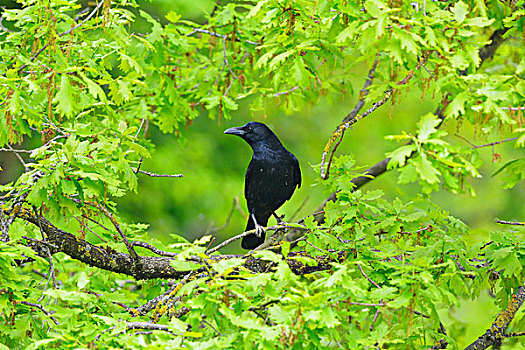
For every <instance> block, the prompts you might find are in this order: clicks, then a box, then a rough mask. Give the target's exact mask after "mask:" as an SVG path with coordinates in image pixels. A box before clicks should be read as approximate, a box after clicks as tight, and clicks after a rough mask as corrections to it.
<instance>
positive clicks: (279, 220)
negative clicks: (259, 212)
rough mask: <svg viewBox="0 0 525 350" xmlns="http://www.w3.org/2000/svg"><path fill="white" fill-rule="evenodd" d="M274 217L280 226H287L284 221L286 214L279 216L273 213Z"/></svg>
mask: <svg viewBox="0 0 525 350" xmlns="http://www.w3.org/2000/svg"><path fill="white" fill-rule="evenodd" d="M272 215H273V216H275V218H276V219H277V224H278V225H286V222H285V221H284V220H283V219H284V214H283V215H281V216H279V215H277V214H276V213H275V212H272Z"/></svg>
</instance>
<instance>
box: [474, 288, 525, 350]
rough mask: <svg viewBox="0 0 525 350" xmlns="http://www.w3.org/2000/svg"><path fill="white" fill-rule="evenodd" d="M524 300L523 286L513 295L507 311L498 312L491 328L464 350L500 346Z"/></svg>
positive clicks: (480, 349)
mask: <svg viewBox="0 0 525 350" xmlns="http://www.w3.org/2000/svg"><path fill="white" fill-rule="evenodd" d="M524 300H525V284H523V285H522V286H521V287H519V288H518V291H517V292H516V294H513V295H512V297H511V299H510V301H509V305H508V306H507V309H505V310H504V311H502V312H500V313H499V315H498V316H497V317H496V320H494V323H492V326H491V327H490V328H489V329H488V330H487V331H486V332H485V334H483V335H482V336H480V337H479V338H478V339H476V341H474V342H473V343H472V344H470V345H469V346H467V347H466V348H465V350H483V349H486V348H488V347H489V346H492V345H497V344H501V341H502V340H503V339H505V338H506V337H505V331H506V330H507V328H508V327H509V324H510V322H512V320H513V319H514V315H516V312H517V311H518V310H519V308H520V307H521V305H522V304H523V301H524Z"/></svg>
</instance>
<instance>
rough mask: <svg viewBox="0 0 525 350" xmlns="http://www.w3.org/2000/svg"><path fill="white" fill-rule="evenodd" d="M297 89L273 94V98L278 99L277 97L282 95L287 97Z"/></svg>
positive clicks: (296, 87)
mask: <svg viewBox="0 0 525 350" xmlns="http://www.w3.org/2000/svg"><path fill="white" fill-rule="evenodd" d="M297 89H299V86H294V87H293V88H291V89H290V90H288V91H283V92H277V93H275V94H273V96H274V97H278V96H282V95H287V94H289V93H290V92H293V91H295V90H297Z"/></svg>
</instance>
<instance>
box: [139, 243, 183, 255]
mask: <svg viewBox="0 0 525 350" xmlns="http://www.w3.org/2000/svg"><path fill="white" fill-rule="evenodd" d="M130 243H131V245H133V246H134V247H142V248H146V249H149V250H151V251H152V252H153V253H155V254H157V255H160V256H169V257H175V256H177V254H176V253H172V252H166V251H164V250H160V249H159V248H156V247H154V246H152V245H151V244H149V243H146V242H140V241H131V242H130Z"/></svg>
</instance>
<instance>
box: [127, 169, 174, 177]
mask: <svg viewBox="0 0 525 350" xmlns="http://www.w3.org/2000/svg"><path fill="white" fill-rule="evenodd" d="M136 171H138V172H139V173H141V174H145V175H148V176H151V177H184V175H182V174H156V173H150V172H149V171H144V170H140V169H136Z"/></svg>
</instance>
